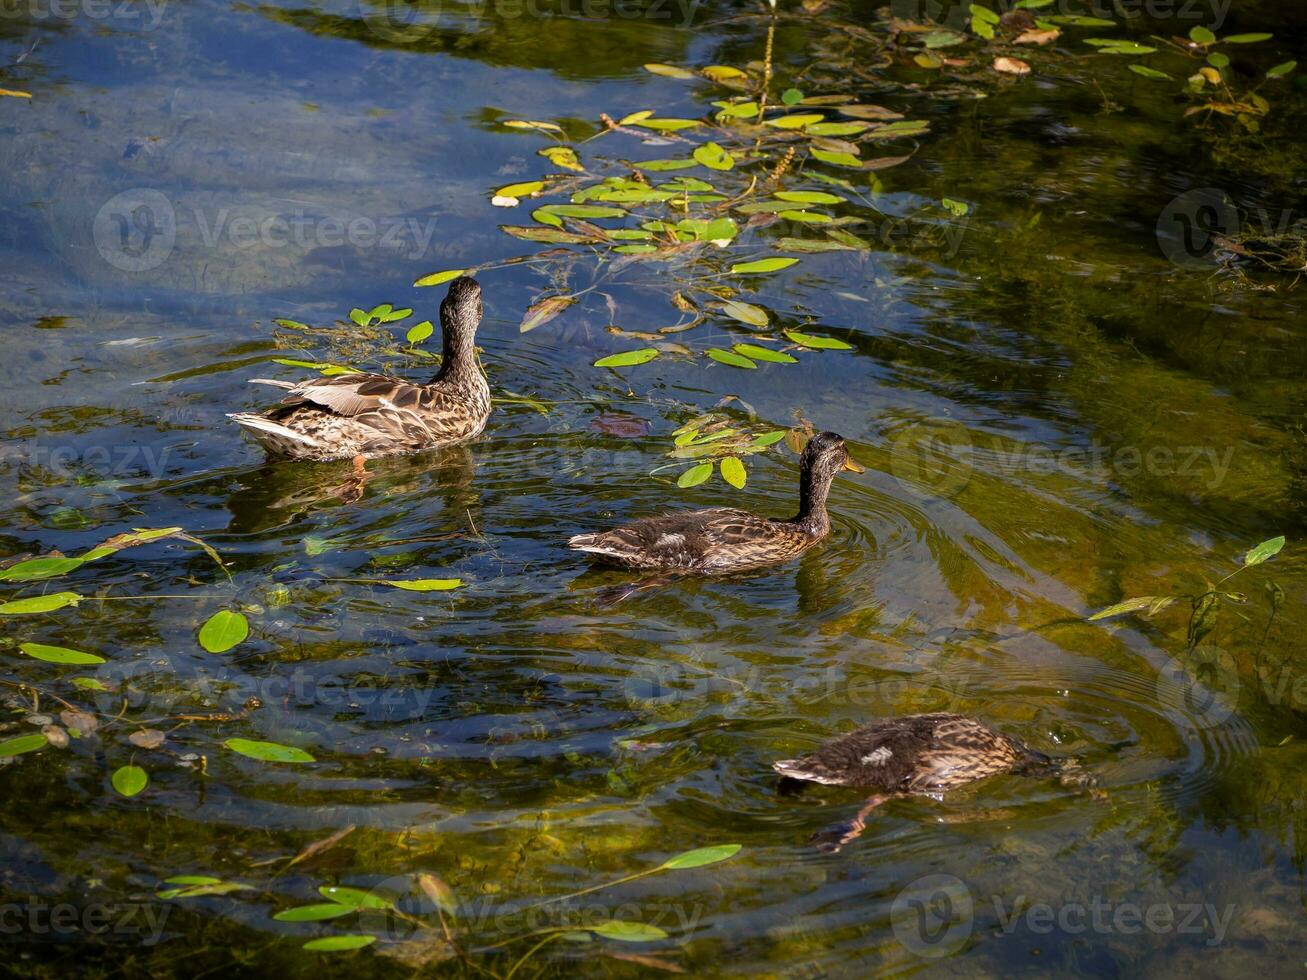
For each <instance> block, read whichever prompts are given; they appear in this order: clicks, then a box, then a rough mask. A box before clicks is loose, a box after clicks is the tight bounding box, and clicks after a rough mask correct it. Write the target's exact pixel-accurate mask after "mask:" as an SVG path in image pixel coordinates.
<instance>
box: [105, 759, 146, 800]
mask: <svg viewBox="0 0 1307 980" xmlns="http://www.w3.org/2000/svg"><path fill="white" fill-rule="evenodd" d="M109 781H110V782H111V783H113V788H114V789H116V790H117V791H118V792H119V794H120V795H122V796H135V795H136V794H137V793H139V792H140V791H141V790H143V789H145V787H146V786H148V785H149V784H150V776H149V774H148V773H147V772H146V771H145V770H144V769H142V768H141V767H140V766H122V767H121V768H119V769H116V770H114V774H113V776H112V777H111V778H110V780H109Z"/></svg>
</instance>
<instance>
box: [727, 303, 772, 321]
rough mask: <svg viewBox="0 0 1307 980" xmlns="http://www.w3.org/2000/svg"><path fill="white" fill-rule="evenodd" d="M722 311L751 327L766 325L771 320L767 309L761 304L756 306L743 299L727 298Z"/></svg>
mask: <svg viewBox="0 0 1307 980" xmlns="http://www.w3.org/2000/svg"><path fill="white" fill-rule="evenodd" d="M722 312H723V313H725V314H726V315H727V316H729V317H731V318H733V319H736V320H739V321H740V322H741V323H747V324H748V325H749V326H751V327H765V326H767V324H768V323H769V322H770V320H769V318H768V316H767V311H766V310H764V309H763V308H762V307H761V306H754V305H753V304H752V303H745V302H743V301H741V300H735V299H731V300H727V301H726V302H725V303H723V304H722Z"/></svg>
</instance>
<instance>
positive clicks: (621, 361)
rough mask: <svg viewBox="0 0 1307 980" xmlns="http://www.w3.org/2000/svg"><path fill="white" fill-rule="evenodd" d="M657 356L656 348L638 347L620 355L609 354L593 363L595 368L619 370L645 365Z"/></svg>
mask: <svg viewBox="0 0 1307 980" xmlns="http://www.w3.org/2000/svg"><path fill="white" fill-rule="evenodd" d="M657 356H658V348H656V347H640V348H638V349H636V350H627V351H622V352H621V353H620V354H609V355H608V356H607V357H601V358H599V360H597V361H595V363H594V366H595V367H606V368H619V367H634V366H635V365H637V364H647V363H649V362H650V361H652V360H653V359H654V358H655V357H657Z"/></svg>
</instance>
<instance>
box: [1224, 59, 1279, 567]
mask: <svg viewBox="0 0 1307 980" xmlns="http://www.w3.org/2000/svg"><path fill="white" fill-rule="evenodd" d="M1226 40H1227V41H1228V40H1229V38H1226ZM1283 547H1284V535H1283V534H1281V535H1280V536H1279V537H1278V538H1271V539H1270V540H1269V541H1263V542H1262V543H1261V544H1259V545H1258V546H1257V547H1256V548H1253V549H1252V550H1251V551H1250V552H1248V554H1246V555H1244V556H1243V563H1244V565H1260V564H1261V563H1262V562H1264V561H1266V559H1268V558H1274V557H1275V556H1276V555H1278V554H1279V553H1280V549H1281V548H1283Z"/></svg>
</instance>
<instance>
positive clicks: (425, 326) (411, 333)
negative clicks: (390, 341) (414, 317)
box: [404, 320, 434, 344]
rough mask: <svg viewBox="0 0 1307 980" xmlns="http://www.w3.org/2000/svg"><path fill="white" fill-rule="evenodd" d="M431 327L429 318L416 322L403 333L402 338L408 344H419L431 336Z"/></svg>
mask: <svg viewBox="0 0 1307 980" xmlns="http://www.w3.org/2000/svg"><path fill="white" fill-rule="evenodd" d="M433 329H434V328H433V327H432V326H431V321H430V320H423V321H422V322H421V323H416V324H414V325H413V326H411V327H409V330H408V333H406V334H405V335H404V339H405V340H407V341H408V342H409V343H410V344H420V343H422V341H424V340H426V339H427V338H428V337H430V336H431V333H432V330H433Z"/></svg>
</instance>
